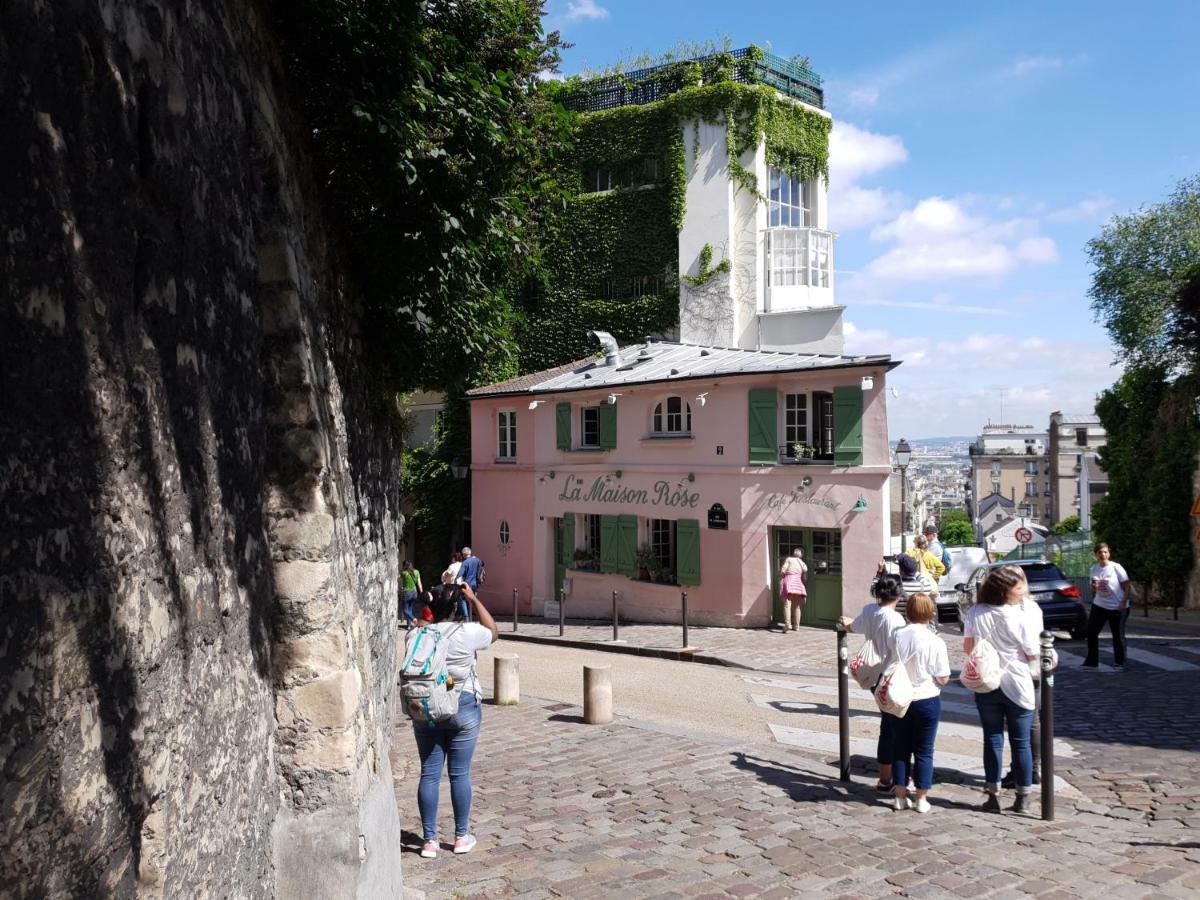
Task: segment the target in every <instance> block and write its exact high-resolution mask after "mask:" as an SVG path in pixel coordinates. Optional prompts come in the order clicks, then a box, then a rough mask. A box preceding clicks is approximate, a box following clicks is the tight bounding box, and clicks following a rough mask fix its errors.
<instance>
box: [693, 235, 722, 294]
mask: <svg viewBox="0 0 1200 900" xmlns="http://www.w3.org/2000/svg"><path fill="white" fill-rule="evenodd" d="M712 255H713V249H712V244H705V245H704V246H703V247H701V248H700V270H699V274H697V275H684V276H683V281H684V283H685V284H688V285H690V286H691V287H694V288H699V287H704V285H706V284H708V283H709V282H710V281H712V279H713V278H714V277H715V276H717V275H720V274H724V273H725V272H728V271H729V268H730V266H729V258H728V257H726V258H725V259H723V260H721V261H720V262H719V263H717V264H716V265H715V266H714V265H713V264H712Z"/></svg>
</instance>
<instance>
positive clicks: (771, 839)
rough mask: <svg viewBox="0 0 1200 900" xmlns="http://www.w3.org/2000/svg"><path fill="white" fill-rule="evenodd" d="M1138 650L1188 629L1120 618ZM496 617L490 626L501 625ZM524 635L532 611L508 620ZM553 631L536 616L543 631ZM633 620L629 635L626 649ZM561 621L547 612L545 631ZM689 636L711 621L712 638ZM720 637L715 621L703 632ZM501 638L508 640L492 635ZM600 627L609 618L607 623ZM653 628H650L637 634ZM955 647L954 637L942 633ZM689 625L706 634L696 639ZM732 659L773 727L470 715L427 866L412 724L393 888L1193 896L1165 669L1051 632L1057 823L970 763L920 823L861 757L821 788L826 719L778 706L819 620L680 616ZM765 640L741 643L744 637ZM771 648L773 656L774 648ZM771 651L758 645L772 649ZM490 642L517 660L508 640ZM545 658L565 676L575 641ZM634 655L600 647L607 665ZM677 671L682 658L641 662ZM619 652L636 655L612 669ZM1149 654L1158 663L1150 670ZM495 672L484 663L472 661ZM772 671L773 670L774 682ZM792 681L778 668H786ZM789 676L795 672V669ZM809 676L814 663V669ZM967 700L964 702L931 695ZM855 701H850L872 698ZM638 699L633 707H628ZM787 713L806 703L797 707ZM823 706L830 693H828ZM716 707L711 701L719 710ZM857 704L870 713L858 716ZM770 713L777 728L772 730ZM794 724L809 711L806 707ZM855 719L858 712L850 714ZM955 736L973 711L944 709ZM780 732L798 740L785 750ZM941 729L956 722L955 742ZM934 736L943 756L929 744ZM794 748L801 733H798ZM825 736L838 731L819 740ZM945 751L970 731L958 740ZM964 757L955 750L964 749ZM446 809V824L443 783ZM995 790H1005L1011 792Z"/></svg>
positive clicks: (1194, 797)
mask: <svg viewBox="0 0 1200 900" xmlns="http://www.w3.org/2000/svg"><path fill="white" fill-rule="evenodd" d="M1136 625H1137V623H1131V631H1132V632H1134V633H1132V634H1131V637H1132V638H1133V644H1132V646H1135V647H1138V646H1141V647H1152V648H1153V649H1152V650H1147V653H1149V654H1151V657H1150V658H1151V659H1152V660H1153V659H1155V658H1158V659H1160V660H1161V659H1175V660H1178V661H1185V660H1187V659H1188V658H1189V657H1190V658H1191V659H1193V660H1196V661H1200V657H1197V656H1196V655H1195V648H1196V647H1197V641H1198V639H1197V638H1195V637H1191V636H1190V635H1188V634H1185V633H1175V632H1165V633H1159V632H1157V631H1153V630H1149V629H1148V630H1146V631H1144V632H1143V631H1141V630H1138V629H1136V628H1135V627H1134V626H1136ZM501 627H502V629H504V628H505V626H504V625H503V624H502V626H501ZM521 627H522V628H523V629H529V630H532V629H533V628H534V627H537V626H530V625H527V624H526V623H523V624H522V626H521ZM547 627H549V626H547ZM656 627H658V626H638V627H636V628H634V627H631V628H623V629H622V637H623V638H627V639H628V640H630V642H631V643H633V642H634V641H635V640H636V639H637V638H638V636H639V632H638V629H639V628H656ZM553 630H554V634H557V626H556V625H555V626H553ZM705 631H711V632H714V634H712V635H706V634H704V632H705ZM716 632H724V633H723V634H716ZM505 636H507V635H505ZM609 636H611V632H610V634H609ZM650 637H653V638H654V639H655V640H658V641H659V642H660V643H663V644H665V643H666V640H665V638H666V635H665V634H664V632H663V631H662V630H661V628H660V630H659V631H657V632H647V633H645V634H644V635H643V640H646V639H648V638H650ZM945 637H946V640H947V644H948V645H949V646H950V647H951V648H952V649H953V648H955V647H956V645H958V644H959V641H958V640H957V635H956V634H953V633H947V634H945ZM701 638H704V639H706V640H705V643H704V644H703V645H702V643H701ZM715 638H724V639H725V640H726V641H728V644H727V645H726V646H725V647H723V648H721V652H724V653H729V654H736V655H738V656H739V657H740V660H741V664H746V663H750V664H753V665H756V666H757V667H758V668H759V672H758V673H757V674H756V673H754V672H750V671H743V672H738V671H736V670H732V671H729V672H728V673H725V674H723V675H721V674H720V670H717V673H718V675H719V676H720V677H723V678H727V679H730V680H732V681H735V682H736V683H737V684H739V685H740V686H741V688H739V689H742V688H744V695H745V698H746V701H747V702H748V703H750V702H756V701H754V698H755V697H758V698H759V700H761V699H762V698H764V697H767V698H771V701H770V705H772V706H773V707H774V708H773V709H771V710H770V714H769V717H770V718H771V729H770V731H768V730H767V729H765V728H764V729H762V733H761V738H760V739H758V740H749V741H748V740H744V739H742V738H741V737H739V736H736V735H734V733H733V732H732V731H731V730H728V729H725V730H722V729H716V728H714V729H710V730H708V731H699V730H697V729H694V728H690V729H682V728H679V727H678V726H675V725H671V724H667V723H665V722H663V721H657V720H655V719H654V717H652V716H645V715H640V716H639V717H638V718H636V719H633V718H624V717H622V715H621V713H622V703H621V698H620V697H618V698H617V702H616V706H617V712H618V718H617V721H616V722H615V723H613V724H612V725H609V726H603V727H595V726H585V725H583V724H582V722H581V710H580V708H579V707H578V706H577V705H574V704H569V703H564V702H561V701H560V700H556V701H551V700H546V699H538V698H536V697H534V696H529V695H528V694H523V696H522V702H521V705H520V706H519V707H515V708H498V707H494V706H491V705H490V704H489V705H488V706H487V707H486V708H485V714H484V727H483V732H482V736H481V739H480V744H479V749H478V752H477V754H476V757H475V759H476V763H475V813H474V815H473V829H474V830H475V832H476V834H477V835H478V837H479V848H478V849H477V850H476V851H475V852H474V853H472V854H471V855H469V856H462V857H455V856H453V855H452V854H450V853H449V852H448V850H444V851H443V852H442V854H441V855H440V856H439V858H438V859H436V860H423V859H420V858H419V857H418V856H417V855H416V852H415V851H416V849H418V847H419V841H418V838H419V834H415V833H414V829H415V828H416V825H417V822H418V817H417V811H416V797H415V793H416V791H415V788H416V784H415V778H416V774H417V772H418V770H419V766H418V763H417V759H416V754H415V748H414V747H413V744H412V738H411V735H410V734H409V733H408V732H409V726H408V723H407V722H400V723H399V725H398V734H397V742H396V751H395V752H396V754H397V759H396V764H395V766H394V770H395V772H396V778H397V796H398V799H399V803H400V809H401V821H402V823H403V825H404V827H405V848H404V849H405V856H404V869H405V884H406V886H407V888H408V890H409V891H410V894H411V896H413V897H422V896H425V897H429V898H435V897H455V896H463V897H466V896H483V895H487V896H523V897H535V898H536V897H549V896H565V897H602V896H626V897H683V896H688V897H691V896H713V897H726V896H729V897H750V896H760V897H790V896H814V895H820V896H847V897H878V896H891V895H902V896H919V897H926V896H929V897H935V896H953V897H974V896H994V897H1022V896H1040V897H1075V896H1078V897H1091V896H1096V895H1097V894H1098V893H1099V892H1100V891H1101V890H1102V891H1103V892H1104V893H1106V894H1109V895H1111V896H1114V897H1143V896H1177V897H1191V896H1196V894H1197V893H1198V892H1200V865H1197V863H1200V842H1197V841H1196V839H1195V836H1194V835H1195V832H1194V828H1195V826H1197V825H1200V778H1197V776H1196V775H1195V774H1194V773H1195V771H1196V766H1197V762H1200V759H1198V754H1197V752H1196V749H1195V748H1197V747H1198V746H1200V712H1198V711H1197V710H1196V709H1195V706H1194V704H1193V705H1189V704H1187V703H1186V701H1185V698H1186V697H1187V696H1188V693H1187V690H1186V685H1187V684H1188V683H1189V682H1190V681H1192V680H1193V678H1192V677H1191V676H1186V677H1184V678H1180V677H1179V676H1178V674H1176V673H1175V672H1173V671H1172V670H1170V669H1163V668H1161V667H1159V666H1153V665H1150V664H1148V663H1142V664H1135V663H1132V662H1131V663H1130V666H1129V670H1128V671H1125V672H1121V673H1113V674H1106V673H1104V672H1101V673H1093V672H1087V673H1084V672H1081V671H1078V670H1077V669H1076V668H1074V665H1073V664H1072V661H1071V654H1073V653H1075V652H1076V651H1077V650H1078V649H1079V648H1078V645H1077V644H1075V645H1066V647H1070V648H1071V649H1065V648H1064V656H1065V657H1066V659H1065V660H1064V664H1063V666H1062V669H1061V672H1060V676H1059V678H1058V727H1057V729H1056V732H1057V734H1056V737H1057V738H1059V739H1060V740H1062V741H1064V742H1066V744H1065V746H1066V747H1068V748H1069V751H1070V754H1071V755H1063V756H1060V757H1059V758H1058V772H1057V774H1058V775H1059V777H1060V778H1062V779H1063V780H1064V781H1065V782H1066V786H1065V787H1064V789H1062V790H1060V792H1059V794H1058V801H1057V807H1058V808H1057V812H1058V821H1055V822H1053V823H1044V822H1042V821H1041V820H1040V819H1038V818H1037V817H1036V814H1037V812H1038V806H1037V804H1035V808H1034V809H1035V815H1034V816H1015V815H1011V814H1007V815H1003V816H995V815H987V814H984V813H980V812H977V811H975V809H974V807H975V806H976V805H977V804H978V803H979V802H980V799H981V795H980V792H979V789H978V778H977V777H974V776H971V775H961V776H960V777H955V775H954V773H950V772H943V771H942V770H941V767H942V765H943V763H942V762H939V772H938V782H939V783H938V784H937V785H936V787H935V790H934V792H933V793H932V794H931V800H932V801H933V805H934V811H933V813H932V814H930V815H928V816H919V815H917V814H916V813H911V812H905V813H896V812H893V811H891V810H890V809H889V808H888V807H887V806H885V804H884V802H883V801H882V800H881V799H880V798H878V797H877V796H876V795H875V794H874V792H873V790H872V784H873V780H874V778H873V773H874V767H873V762H869V761H868V760H866V759H865V758H863V757H862V756H861V755H859V754H857V753H856V754H855V767H854V780H853V782H852V783H851V784H848V785H844V784H841V783H839V782H838V781H837V767H836V749H834V750H832V751H825V752H823V751H822V750H821V749H820V746H819V744H820V743H821V742H820V741H816V742H813V741H812V739H811V738H812V736H813V735H814V731H813V730H811V729H814V728H815V729H825V730H827V731H828V733H829V735H832V736H834V737H835V736H836V728H837V724H836V717H835V716H826V717H825V718H824V719H823V720H822V724H820V725H818V726H807V727H808V728H809V729H810V730H808V731H805V730H804V729H803V728H800V729H790V730H789V727H788V726H790V725H791V724H792V723H793V721H799V720H801V719H805V717H804V716H801V715H798V714H797V715H793V716H791V718H789V714H790V713H797V712H798V710H797V709H793V708H791V707H790V706H789V705H788V704H789V701H801V700H805V699H806V697H805V692H806V691H807V692H808V696H809V697H813V696H821V695H822V694H823V693H827V692H828V689H829V687H830V686H832V685H834V684H835V682H834V680H833V679H832V678H831V677H829V675H830V672H829V668H828V661H829V659H830V657H831V655H832V647H833V644H834V638H833V635H832V634H831V633H829V632H824V631H803V632H800V633H799V634H796V635H779V634H768V633H765V632H757V633H747V632H740V633H739V632H735V631H732V630H724V629H707V630H705V629H695V630H693V638H692V641H691V643H693V644H694V645H696V646H697V647H698V648H699V647H702V646H704V647H705V649H706V650H707V648H708V647H713V646H714V645H715V644H717V643H718V641H717V640H714V639H715ZM754 641H759V642H761V643H762V644H763V647H764V649H763V650H760V651H759V652H757V653H755V652H753V650H754V648H753V646H751V642H754ZM782 642H787V646H784V647H783V648H781V649H778V650H776V648H775V647H772V646H770V644H774V645H779V644H781V643H782ZM768 651H771V652H768ZM497 652H502V653H517V654H522V653H525V654H532V653H533V652H534V648H528V649H524V648H523V647H522V645H521V644H519V643H516V642H512V641H507V640H505V641H502V642H501V643H500V644H499V645H497ZM542 652H545V653H551V652H556V653H561V654H563V655H564V665H571V666H572V668H571V670H570V677H571V679H572V680H575V679H577V678H578V666H577V663H575V661H574V660H575V657H573V656H571V654H574V653H577V652H578V651H574V650H571V649H568V648H562V649H556V650H551V649H550V648H542ZM623 660H628V657H625V656H622V655H618V654H611V655H608V659H607V660H606V661H610V662H611V663H612V665H613V666H614V668H616V667H618V666H621V665H622V664H623V662H622V661H623ZM650 662H651V663H652V664H653V665H656V666H669V667H674V669H675V670H684V669H686V670H690V668H691V667H689V666H687V664H686V663H680V662H659V661H650ZM625 664H626V665H630V664H631V663H628V662H627V663H625ZM1161 665H1168V666H1169V665H1171V664H1170V663H1161V662H1160V666H1161ZM485 668H486V669H488V670H489V671H488V672H487V673H486V674H490V661H488V662H487V663H486V665H485V664H484V663H483V662H482V661H481V674H483V673H484V669H485ZM780 675H782V676H783V677H779V676H780ZM789 676H790V678H789ZM799 676H804V677H803V678H799V679H798V677H799ZM818 676H819V677H818ZM946 696H947V697H948V698H950V699H951V700H952V701H955V702H958V703H959V704H960V705H961V701H962V699H963V698H961V697H959V696H957V695H954V694H952V693H947V695H946ZM869 703H870V700H869V698H866V699H865V702H864V697H861V696H860V697H856V700H855V708H856V710H863V711H866V710H869V706H868V705H867V704H869ZM643 705H644V704H643ZM793 705H794V706H795V707H811V706H812V705H813V704H811V703H802V702H797V703H794V704H793ZM834 706H836V702H835V701H834ZM717 712H718V716H717V717H718V718H719V717H720V711H719V710H718V711H717ZM864 714H868V713H864ZM776 720H778V721H779V722H781V723H785V724H784V725H782V726H781V727H776V725H775V722H776ZM806 721H807V720H806ZM867 721H868V720H866V719H864V720H862V723H861V724H860V723H858V722H857V720H856V722H855V724H856V727H861V725H862V724H865V723H866V722H867ZM944 721H945V722H951V723H955V724H952V725H950V726H949V728H950V729H951V730H952V729H954V728H959V729H965V728H967V727H968V725H969V724H970V718H969V716H968V715H966V713H965V712H964V713H963V714H961V715H958V716H954V715H948V716H947V717H945V720H944ZM791 731H796V733H798V734H802V735H808V736H809V737H808V738H800V739H799V741H798V745H795V746H793V745H791V744H789V743H786V741H787V740H789V735H790V733H791ZM950 739H951V740H953V736H951V738H950ZM941 740H942V739H941V737H940V736H939V759H940V758H941V756H942V755H943V754H942V750H941V747H942V744H941ZM806 741H807V742H808V745H807V746H806V745H805V743H806ZM832 746H833V747H834V748H836V743H834V744H833V745H832ZM952 746H955V747H967V746H969V747H974V748H975V749H974V751H973V752H974V753H975V754H976V755H978V749H977V745H974V744H972V745H966V744H953V745H952ZM961 752H962V753H963V754H965V753H966V752H968V751H966V750H963V751H961ZM442 795H443V799H442V810H441V822H442V827H443V829H444V830H445V829H447V828H448V826H449V823H450V821H451V820H450V806H449V792H448V788H447V785H446V784H445V783H443V790H442ZM1006 805H1007V804H1006Z"/></svg>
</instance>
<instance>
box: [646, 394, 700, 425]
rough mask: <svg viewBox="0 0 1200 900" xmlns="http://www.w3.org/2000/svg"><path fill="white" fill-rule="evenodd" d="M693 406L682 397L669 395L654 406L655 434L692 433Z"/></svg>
mask: <svg viewBox="0 0 1200 900" xmlns="http://www.w3.org/2000/svg"><path fill="white" fill-rule="evenodd" d="M691 432H692V407H691V405H690V404H688V403H685V402H684V400H683V398H682V397H668V398H667V399H666V400H663V401H662V402H661V403H659V404H658V405H657V406H655V407H654V433H655V434H691Z"/></svg>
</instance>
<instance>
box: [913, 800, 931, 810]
mask: <svg viewBox="0 0 1200 900" xmlns="http://www.w3.org/2000/svg"><path fill="white" fill-rule="evenodd" d="M913 809H915V810H916V811H917V812H919V813H927V812H929V811H930V810H931V809H933V807H932V806H930V805H929V801H928V800H926V799H925V798H924V797H918V798H917V802H916V803H914V804H913Z"/></svg>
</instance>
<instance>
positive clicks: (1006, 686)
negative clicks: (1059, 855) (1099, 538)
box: [963, 566, 1040, 813]
mask: <svg viewBox="0 0 1200 900" xmlns="http://www.w3.org/2000/svg"><path fill="white" fill-rule="evenodd" d="M1027 593H1029V584H1028V582H1026V580H1025V573H1024V572H1022V571H1021V569H1020V567H1019V566H1000V567H999V568H997V569H993V570H992V571H991V572H990V573H989V574H988V576H987V578H986V579H984V582H983V584H981V585H980V586H979V593H978V595H977V597H976V603H975V605H974V606H973V607H971V609H970V610H969V611H968V612H967V614H966V616H965V617H964V618H963V649H964V650H965V651H966V652H967V654H968V659H967V665H966V666H965V667H964V671H963V683H964V684H966V686H967V687H970V688H971V689H972V690H974V691H975V706H976V708H977V709H978V710H979V721H980V724H981V725H982V726H983V770H984V780H985V785H984V789H985V790H986V791H987V798H986V799H985V800H984V803H983V809H984V811H986V812H1000V773H1001V770H1002V768H1001V767H1002V763H1003V761H1004V729H1005V727H1006V726H1007V728H1008V744H1009V748H1010V750H1011V752H1012V763H1013V770H1012V774H1013V782H1014V784H1015V785H1016V791H1017V796H1016V800H1015V802H1014V803H1013V805H1012V807H1011V810H1012V812H1018V813H1023V812H1027V811H1028V809H1029V794H1030V791H1031V790H1032V787H1033V758H1032V752H1031V748H1030V734H1029V733H1030V728H1031V726H1032V725H1033V710H1034V707H1035V705H1036V703H1035V700H1034V692H1033V676H1032V674H1031V673H1030V670H1029V664H1030V663H1031V662H1032V661H1034V660H1036V659H1037V658H1038V650H1039V647H1040V644H1039V639H1040V636H1039V635H1037V634H1035V633H1034V631H1033V628H1032V627H1031V626H1030V624H1029V618H1028V617H1027V616H1026V615H1025V614H1024V613H1023V611H1022V609H1021V603H1022V601H1023V600H1024V599H1025V595H1026V594H1027ZM984 643H986V644H988V645H990V647H991V648H992V650H994V651H995V655H996V658H997V659H998V673H997V674H998V682H999V686H998V687H996V688H995V689H993V690H983V689H981V688H982V687H986V685H979V684H975V683H974V682H973V681H971V680H970V679H969V677H968V672H972V671H979V668H978V667H979V665H980V663H981V661H982V660H984V659H985V657H990V656H991V652H990V651H988V650H987V649H986V648H985V647H983V646H981V645H983V644H984ZM993 683H994V682H993Z"/></svg>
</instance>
